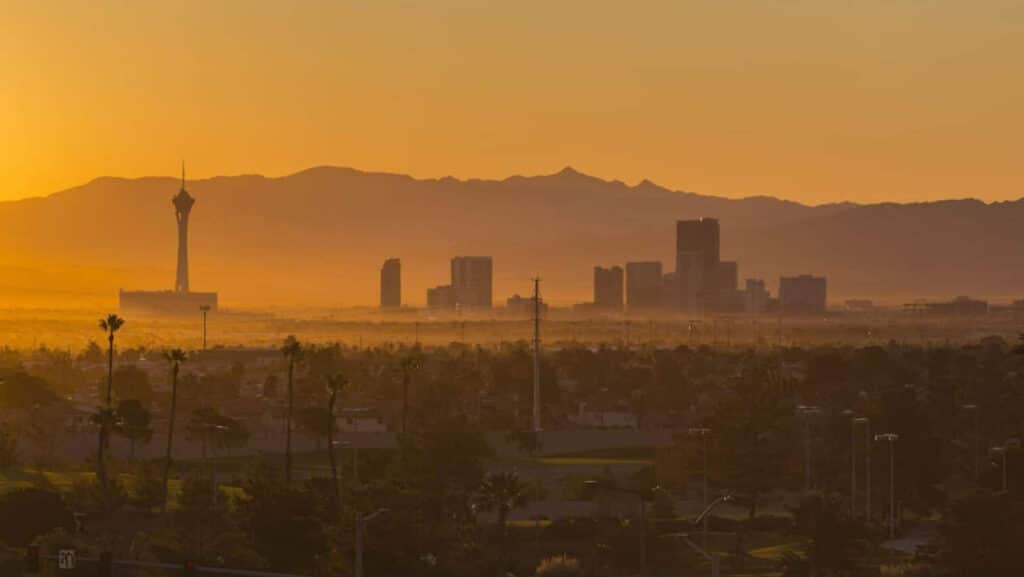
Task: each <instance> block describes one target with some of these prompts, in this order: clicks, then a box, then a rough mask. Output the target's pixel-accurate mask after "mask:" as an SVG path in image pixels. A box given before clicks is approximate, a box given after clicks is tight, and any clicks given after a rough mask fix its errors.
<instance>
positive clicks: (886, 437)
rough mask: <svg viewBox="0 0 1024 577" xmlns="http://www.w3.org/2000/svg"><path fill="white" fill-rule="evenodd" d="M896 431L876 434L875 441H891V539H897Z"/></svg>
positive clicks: (897, 438) (897, 437)
mask: <svg viewBox="0 0 1024 577" xmlns="http://www.w3.org/2000/svg"><path fill="white" fill-rule="evenodd" d="M899 438H900V436H899V435H897V434H896V433H882V434H881V435H875V441H888V442H889V540H890V541H892V540H894V539H896V441H897V440H899Z"/></svg>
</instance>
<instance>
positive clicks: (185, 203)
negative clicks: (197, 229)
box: [171, 164, 196, 293]
mask: <svg viewBox="0 0 1024 577" xmlns="http://www.w3.org/2000/svg"><path fill="white" fill-rule="evenodd" d="M171 202H172V203H173V204H174V216H175V218H176V219H177V220H178V273H177V275H176V276H175V278H174V290H175V291H176V292H180V293H187V292H189V288H188V215H189V214H190V213H191V212H192V205H193V204H195V203H196V200H195V199H194V198H192V196H191V195H189V193H188V191H187V190H185V165H184V164H182V165H181V190H179V191H178V194H177V196H175V197H174V198H173V199H171Z"/></svg>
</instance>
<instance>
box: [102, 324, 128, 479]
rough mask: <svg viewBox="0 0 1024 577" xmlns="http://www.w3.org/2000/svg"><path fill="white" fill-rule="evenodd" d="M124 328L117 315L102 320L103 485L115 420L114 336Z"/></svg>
mask: <svg viewBox="0 0 1024 577" xmlns="http://www.w3.org/2000/svg"><path fill="white" fill-rule="evenodd" d="M122 326H124V319H122V318H121V317H119V316H117V315H116V314H113V313H111V314H109V315H107V317H106V318H104V319H100V322H99V327H100V330H102V331H103V332H104V333H106V334H107V401H106V406H105V407H104V408H103V409H102V410H101V412H100V416H99V419H98V420H99V425H100V433H99V444H98V447H97V449H96V477H97V478H98V479H99V481H100V483H101V484H104V483H106V481H107V467H106V462H105V459H104V450H105V449H106V447H107V438H108V436H109V435H110V426H111V424H112V423H113V420H114V418H113V417H114V406H113V392H114V335H115V334H116V333H117V331H119V330H121V327H122Z"/></svg>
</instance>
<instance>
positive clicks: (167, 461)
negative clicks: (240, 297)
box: [161, 349, 186, 513]
mask: <svg viewBox="0 0 1024 577" xmlns="http://www.w3.org/2000/svg"><path fill="white" fill-rule="evenodd" d="M164 358H165V359H167V362H168V364H170V366H171V411H170V414H169V415H168V417H167V452H166V453H164V499H163V506H162V507H161V511H162V512H164V513H166V512H167V481H168V479H169V477H170V475H171V447H172V443H173V442H174V418H175V416H176V415H177V412H178V373H179V372H181V363H184V362H185V358H186V356H185V351H183V350H181V349H174V350H170V351H167V352H165V353H164Z"/></svg>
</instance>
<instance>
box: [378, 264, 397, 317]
mask: <svg viewBox="0 0 1024 577" xmlns="http://www.w3.org/2000/svg"><path fill="white" fill-rule="evenodd" d="M401 306H402V261H401V260H399V259H397V258H389V259H387V260H386V261H384V266H382V267H381V268H380V307H381V308H383V309H396V308H399V307H401Z"/></svg>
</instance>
